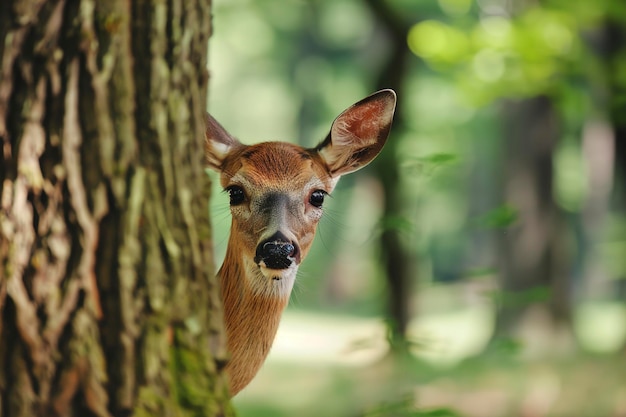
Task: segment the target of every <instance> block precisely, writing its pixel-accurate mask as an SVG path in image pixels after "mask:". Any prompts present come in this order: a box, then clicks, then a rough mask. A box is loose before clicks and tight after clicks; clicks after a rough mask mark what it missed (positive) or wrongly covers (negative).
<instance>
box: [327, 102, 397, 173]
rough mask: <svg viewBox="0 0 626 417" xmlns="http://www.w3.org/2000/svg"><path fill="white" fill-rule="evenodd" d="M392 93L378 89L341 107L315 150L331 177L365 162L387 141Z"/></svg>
mask: <svg viewBox="0 0 626 417" xmlns="http://www.w3.org/2000/svg"><path fill="white" fill-rule="evenodd" d="M395 108H396V93H395V92H394V91H393V90H381V91H378V92H376V93H374V94H372V95H371V96H369V97H367V98H364V99H363V100H361V101H359V102H358V103H356V104H353V105H352V106H351V107H349V108H348V109H346V110H344V112H343V113H341V114H340V115H339V117H337V118H336V119H335V121H334V122H333V125H332V126H331V128H330V133H329V134H328V136H327V137H326V139H325V140H324V141H323V142H322V143H320V144H319V145H318V146H317V147H316V148H315V150H316V151H317V152H318V153H319V155H320V156H321V157H322V159H323V160H324V162H325V163H326V165H327V167H328V171H329V172H330V173H331V175H332V176H333V177H338V176H340V175H343V174H348V173H350V172H354V171H356V170H358V169H361V168H363V167H364V166H365V165H367V164H369V163H370V162H371V161H372V160H373V159H374V158H375V157H376V155H378V154H379V153H380V151H381V149H382V148H383V145H384V144H385V142H386V141H387V136H388V135H389V129H391V122H392V120H393V113H394V111H395Z"/></svg>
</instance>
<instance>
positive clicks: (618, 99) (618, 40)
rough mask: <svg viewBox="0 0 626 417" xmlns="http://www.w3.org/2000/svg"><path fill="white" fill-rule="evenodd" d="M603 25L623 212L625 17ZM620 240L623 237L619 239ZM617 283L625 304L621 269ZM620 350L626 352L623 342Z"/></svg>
mask: <svg viewBox="0 0 626 417" xmlns="http://www.w3.org/2000/svg"><path fill="white" fill-rule="evenodd" d="M610 19H611V20H610V21H609V22H608V23H607V25H606V29H607V30H606V34H605V39H606V41H607V43H608V47H607V55H608V56H607V57H606V62H607V66H608V68H607V72H608V80H609V92H610V99H609V100H610V115H611V122H612V124H613V131H614V135H615V174H616V175H615V180H614V190H615V192H614V195H615V205H616V206H617V211H618V212H619V211H621V213H622V214H624V213H626V17H624V16H623V15H618V14H615V15H612V16H610ZM619 238H620V239H621V240H622V241H623V240H624V239H626V236H621V237H619ZM617 278H618V279H619V281H618V284H619V285H620V290H621V291H620V293H621V294H620V295H621V297H622V299H623V300H624V302H626V271H624V270H621V271H620V273H619V276H617ZM622 351H623V352H624V353H626V340H625V341H624V345H623V348H622Z"/></svg>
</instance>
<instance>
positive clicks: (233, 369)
mask: <svg viewBox="0 0 626 417" xmlns="http://www.w3.org/2000/svg"><path fill="white" fill-rule="evenodd" d="M395 107H396V94H395V92H394V91H393V90H389V89H386V90H381V91H378V92H376V93H374V94H372V95H370V96H369V97H366V98H364V99H363V100H361V101H359V102H357V103H355V104H353V105H352V106H350V107H349V108H347V109H346V110H344V111H343V112H342V113H341V114H340V115H339V116H338V117H337V118H336V119H335V120H334V122H333V123H332V125H331V128H330V132H329V133H328V135H327V136H326V138H325V139H324V140H323V141H322V142H321V143H319V145H317V146H316V147H314V148H304V147H301V146H298V145H295V144H292V143H288V142H262V143H257V144H253V145H244V144H242V143H241V142H240V141H239V140H237V139H235V138H234V137H233V136H231V135H230V134H229V133H228V132H227V131H226V130H225V129H224V127H222V126H221V125H220V124H219V123H218V122H217V121H216V120H215V119H214V118H213V117H212V116H211V115H209V114H208V113H207V114H206V118H205V121H206V131H205V134H206V138H205V139H206V140H205V164H206V165H207V166H208V167H209V168H210V169H212V170H214V171H216V172H217V173H218V175H219V181H220V185H221V186H222V187H223V189H224V190H225V191H226V193H227V194H228V197H229V200H230V212H231V217H232V220H231V227H230V236H229V239H228V243H227V247H226V254H225V256H224V261H223V264H222V266H221V268H220V269H219V271H218V273H217V277H218V281H219V286H220V291H221V299H222V302H223V308H224V323H225V329H226V344H227V348H228V351H229V353H230V357H229V360H228V362H227V364H226V367H225V372H226V375H227V377H228V381H229V389H230V394H231V396H234V395H236V394H237V393H238V392H240V391H241V390H242V389H243V388H244V387H246V386H247V385H248V384H249V383H250V381H251V380H252V379H253V378H254V377H255V375H256V374H257V372H258V371H259V369H260V368H261V366H262V365H263V363H264V362H265V359H266V357H267V355H268V353H269V351H270V348H271V347H272V343H273V341H274V338H275V336H276V332H277V330H278V326H279V323H280V318H281V315H282V313H283V310H284V309H285V307H286V306H287V304H288V302H289V297H290V294H291V291H292V289H293V286H294V282H295V279H296V273H297V271H298V267H299V266H300V264H301V262H302V261H303V260H304V258H305V257H306V255H307V253H308V252H309V249H310V248H311V244H312V242H313V238H314V237H315V233H316V229H317V224H318V222H319V220H320V218H321V217H322V206H323V203H324V199H325V198H326V196H328V195H330V193H331V192H332V191H333V189H334V188H335V186H336V185H337V182H338V180H339V178H340V177H341V176H342V175H345V174H349V173H352V172H354V171H357V170H359V169H361V168H363V167H364V166H366V165H367V164H369V163H370V162H371V161H372V160H373V159H374V158H375V157H376V156H377V155H378V154H379V153H380V151H381V150H382V148H383V145H384V144H385V142H386V141H387V137H388V135H389V130H390V128H391V124H392V120H393V115H394V112H395Z"/></svg>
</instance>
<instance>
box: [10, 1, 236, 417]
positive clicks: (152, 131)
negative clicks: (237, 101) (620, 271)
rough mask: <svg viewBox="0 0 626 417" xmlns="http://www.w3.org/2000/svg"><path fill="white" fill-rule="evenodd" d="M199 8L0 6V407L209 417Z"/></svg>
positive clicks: (194, 4)
mask: <svg viewBox="0 0 626 417" xmlns="http://www.w3.org/2000/svg"><path fill="white" fill-rule="evenodd" d="M209 33H210V2H209V1H203V0H191V1H186V0H185V1H184V0H169V1H166V2H160V3H158V4H157V3H153V2H147V1H133V2H127V1H121V0H117V1H115V0H114V1H99V2H98V1H96V2H94V1H89V0H81V1H73V2H66V1H63V0H56V1H55V0H48V1H45V0H44V1H37V2H30V1H23V0H13V1H3V2H2V3H1V5H0V39H1V42H0V57H1V62H0V140H1V146H2V154H1V158H2V162H1V163H0V415H1V416H5V417H14V416H25V417H26V416H53V415H59V416H71V415H73V416H130V415H137V416H139V415H141V416H147V415H154V416H165V415H190V416H191V415H195V416H200V415H201V416H217V415H224V414H225V413H227V412H228V395H227V392H226V388H225V383H224V381H223V379H224V378H223V377H222V375H221V371H220V369H221V366H220V365H221V364H222V363H223V361H224V359H225V347H224V343H223V332H222V320H221V307H220V301H219V298H218V293H217V285H216V282H215V280H214V275H213V273H214V268H213V264H212V251H211V242H210V239H211V236H210V226H209V222H208V216H207V201H208V196H209V180H208V178H207V176H206V175H205V173H204V170H203V161H202V156H203V138H204V126H203V114H204V109H205V101H206V87H207V72H206V69H205V64H206V52H207V41H208V37H209Z"/></svg>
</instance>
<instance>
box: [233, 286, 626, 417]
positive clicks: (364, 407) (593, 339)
mask: <svg viewBox="0 0 626 417" xmlns="http://www.w3.org/2000/svg"><path fill="white" fill-rule="evenodd" d="M437 292H439V293H441V290H437V289H433V293H437ZM436 296H438V295H436V294H434V295H433V297H436ZM439 296H440V295H439ZM492 323H493V317H492V313H491V310H490V308H489V307H488V306H487V305H484V304H481V303H470V305H469V306H468V305H465V306H462V308H458V309H451V310H450V311H442V312H439V313H428V314H423V315H422V316H421V317H420V318H419V319H418V320H416V321H415V322H414V323H412V324H411V338H412V340H413V341H414V342H415V347H414V351H415V352H414V353H415V358H414V359H411V360H401V361H392V360H390V359H389V357H388V356H387V355H386V353H387V348H386V343H385V328H384V324H383V322H382V320H379V319H375V318H361V317H359V318H356V317H350V316H329V315H323V314H314V313H308V312H303V311H298V310H297V309H288V310H287V312H286V313H285V316H284V319H283V322H282V325H281V328H280V330H279V333H278V336H277V338H276V342H275V344H274V348H273V350H272V353H271V355H270V357H269V359H268V361H267V362H266V364H265V366H264V368H263V369H262V370H261V372H260V373H259V375H258V376H257V378H256V379H255V380H254V381H253V382H252V383H251V384H250V385H249V387H248V388H247V389H245V390H244V391H242V392H241V393H240V394H239V395H238V396H237V397H236V398H235V405H236V407H237V409H238V412H239V415H240V416H244V417H245V416H255V417H258V416H282V415H285V416H286V415H290V416H361V415H367V416H370V415H371V416H426V415H428V416H442V417H443V416H457V415H458V416H476V417H490V416H493V417H505V416H563V417H565V416H573V417H584V416H589V417H603V416H607V417H608V416H626V357H625V356H624V355H623V354H622V355H621V356H620V355H619V354H616V353H615V351H616V350H617V349H618V348H619V346H621V344H622V343H623V340H624V337H626V309H625V307H624V306H623V305H619V304H613V303H594V304H583V305H582V306H581V307H580V308H579V309H578V310H577V312H576V324H575V331H576V337H577V338H578V340H579V341H580V343H581V344H582V346H583V348H584V353H582V352H580V351H578V352H573V351H571V352H569V353H561V352H560V351H559V352H552V353H550V352H549V351H548V352H547V354H544V355H542V356H536V355H525V352H524V351H525V347H524V346H521V347H520V348H519V350H518V351H503V352H499V353H496V354H490V355H482V356H479V355H478V354H479V353H480V352H481V351H482V350H483V348H484V347H485V346H486V344H487V341H488V339H489V337H490V334H491V329H492ZM537 337H543V338H546V335H545V334H544V335H538V336H537ZM528 350H530V348H529V349H528ZM368 413H369V414H368ZM429 413H430V414H429Z"/></svg>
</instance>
